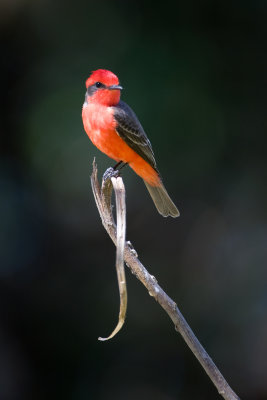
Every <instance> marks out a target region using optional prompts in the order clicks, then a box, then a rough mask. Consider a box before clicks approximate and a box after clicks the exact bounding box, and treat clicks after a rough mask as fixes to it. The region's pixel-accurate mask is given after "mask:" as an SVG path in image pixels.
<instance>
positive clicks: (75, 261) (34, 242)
mask: <svg viewBox="0 0 267 400" xmlns="http://www.w3.org/2000/svg"><path fill="white" fill-rule="evenodd" d="M266 10H267V3H266V2H265V1H260V0H259V1H229V0H226V1H215V2H214V1H197V0H189V1H187V2H181V1H179V2H172V1H168V0H167V1H164V2H161V3H156V2H155V1H144V2H141V1H107V0H106V1H98V2H96V1H94V2H92V1H88V0H87V1H86V0H76V1H71V0H67V1H63V0H62V1H52V0H42V1H41V0H40V1H39V0H35V1H33V0H32V1H30V0H28V1H26V0H17V1H9V0H4V1H3V0H1V4H0V24H1V75H0V82H1V114H2V115H1V120H0V129H1V164H0V184H1V200H0V201H1V204H0V225H1V229H0V235H1V236H0V238H1V268H0V399H1V400H2V399H3V400H17V399H19V400H20V399H35V400H47V399H57V400H59V399H66V400H68V399H71V400H84V399H96V400H98V399H99V400H103V399H111V400H112V399H114V400H115V399H116V400H117V399H121V400H125V399H127V400H128V399H129V400H135V399H140V400H141V399H142V400H143V399H145V400H150V399H151V400H152V399H153V400H175V399H203V400H204V399H205V400H206V399H219V398H220V396H219V395H218V394H217V393H216V390H215V389H214V387H213V386H212V384H211V383H210V381H209V379H208V377H207V376H206V375H205V373H204V372H203V371H202V369H201V368H200V366H199V365H198V362H197V361H196V359H195V358H194V357H193V356H192V355H191V353H190V351H189V349H188V348H187V347H186V345H185V343H184V342H183V341H182V339H181V338H180V337H179V336H178V335H177V333H176V332H175V330H174V329H173V325H172V323H171V321H170V320H169V319H168V318H167V316H166V315H165V313H164V312H163V311H162V310H161V308H160V307H159V306H158V304H157V303H156V302H155V301H154V300H153V298H151V297H150V296H149V295H148V293H147V292H146V290H145V289H144V288H143V286H142V285H141V284H140V283H139V282H138V281H137V280H136V278H135V277H134V276H133V275H132V274H130V273H129V271H128V270H127V271H126V273H127V281H128V296H129V307H128V313H127V321H126V324H125V326H124V328H123V330H122V331H121V332H120V333H119V334H118V335H117V336H116V337H115V338H114V339H113V340H112V341H110V342H106V343H101V342H98V341H97V337H98V336H105V335H108V334H109V333H110V332H111V330H112V329H113V328H114V326H115V324H116V321H117V315H118V308H119V296H118V288H117V281H116V272H115V267H114V261H115V248H114V246H113V245H112V243H111V241H110V240H109V238H108V237H107V234H106V233H105V231H104V229H103V227H102V225H101V222H100V219H99V216H98V213H97V210H96V206H95V203H94V200H93V195H92V192H91V188H90V179H89V177H90V173H91V170H92V160H93V157H95V156H96V160H97V164H98V167H99V172H100V174H101V175H102V173H103V172H104V171H105V169H106V168H107V167H108V166H110V165H113V164H114V162H113V161H111V160H109V159H108V158H107V157H106V156H104V155H102V154H100V152H99V151H98V150H97V149H96V148H94V147H93V145H92V144H91V143H90V141H89V140H88V138H87V136H86V135H85V133H84V131H83V126H82V121H81V108H82V104H83V100H84V94H85V86H84V82H85V79H86V78H87V77H88V75H89V74H90V72H91V71H92V70H94V69H97V68H107V69H111V70H112V71H113V72H114V73H116V74H117V75H118V76H119V78H120V82H121V84H122V85H123V86H124V88H125V89H124V90H123V93H122V98H123V100H124V101H126V102H127V103H128V104H129V105H130V106H131V107H132V108H133V109H134V110H135V111H136V113H137V115H138V116H139V119H140V120H141V122H142V124H143V126H144V129H145V130H146V132H147V134H148V136H149V138H150V140H151V142H152V144H153V149H154V152H155V155H156V159H157V164H158V167H159V169H160V171H161V174H162V176H163V178H164V182H165V185H166V187H167V189H168V191H169V193H170V194H171V196H172V198H173V199H174V201H175V203H176V204H177V206H178V207H179V209H180V211H181V217H180V218H179V219H175V220H173V219H171V218H168V219H164V218H162V217H161V216H160V215H159V214H157V212H156V209H155V208H154V206H153V203H152V201H151V199H150V197H149V195H148V194H147V192H146V189H145V187H144V185H143V183H142V181H141V179H140V178H139V177H137V176H136V175H135V174H134V173H133V172H132V171H131V170H130V169H128V170H127V169H125V170H124V171H123V177H124V182H125V185H126V189H127V221H128V225H127V238H128V239H130V240H131V241H132V243H133V244H134V246H135V247H136V249H137V251H138V253H139V256H140V259H141V260H142V262H143V263H144V264H145V265H146V266H147V268H148V270H149V272H150V273H151V274H153V275H155V276H156V278H157V279H158V281H159V283H160V284H161V285H162V287H163V288H164V289H165V290H166V291H167V292H168V293H169V295H170V296H171V297H172V298H173V299H174V300H175V301H176V302H177V303H178V305H179V306H180V308H181V310H182V312H183V313H184V315H185V317H186V318H187V320H188V322H189V323H190V325H191V326H192V328H193V330H194V331H195V333H196V334H197V336H198V337H199V339H200V341H201V342H202V343H203V345H204V346H205V348H206V349H207V351H208V353H209V354H210V355H211V356H212V358H213V359H214V361H215V362H216V364H217V365H218V367H219V368H220V369H221V371H222V373H223V374H224V375H225V377H226V378H227V379H228V380H229V382H230V384H231V385H232V386H233V388H234V390H236V392H237V393H238V394H239V395H240V396H242V397H243V398H246V399H253V400H258V399H266V397H267V361H266V360H267V318H266V315H267V288H266V282H267V269H266V260H267V224H266V217H267V205H266V201H267V190H266V179H267V162H266V144H267V139H266V127H267V124H266V103H267V102H266V67H267V65H266V64H267V63H266V60H267V55H266V30H267V29H266V26H267V24H266V21H267V20H266Z"/></svg>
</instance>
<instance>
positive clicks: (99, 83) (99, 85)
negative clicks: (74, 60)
mask: <svg viewBox="0 0 267 400" xmlns="http://www.w3.org/2000/svg"><path fill="white" fill-rule="evenodd" d="M95 85H96V87H97V88H98V89H99V88H101V87H103V86H104V85H103V83H101V82H96V83H95Z"/></svg>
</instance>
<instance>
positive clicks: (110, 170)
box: [103, 167, 119, 182]
mask: <svg viewBox="0 0 267 400" xmlns="http://www.w3.org/2000/svg"><path fill="white" fill-rule="evenodd" d="M118 176H119V171H117V170H115V169H113V168H112V167H110V168H108V169H107V170H106V171H105V172H104V175H103V182H106V181H107V180H109V179H111V178H112V177H114V178H117V177H118Z"/></svg>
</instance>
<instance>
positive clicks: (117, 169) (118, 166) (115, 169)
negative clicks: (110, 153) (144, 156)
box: [103, 161, 128, 181]
mask: <svg viewBox="0 0 267 400" xmlns="http://www.w3.org/2000/svg"><path fill="white" fill-rule="evenodd" d="M121 164H122V165H121ZM127 164H128V163H127V162H123V161H119V162H118V163H117V164H116V165H115V166H114V167H113V168H112V167H110V168H108V169H107V170H106V172H105V173H104V175H103V180H104V181H106V180H107V179H111V178H112V177H113V176H114V177H115V178H117V177H118V176H119V174H120V170H121V169H122V168H123V167H125V165H127Z"/></svg>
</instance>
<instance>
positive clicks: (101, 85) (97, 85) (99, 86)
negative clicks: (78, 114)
mask: <svg viewBox="0 0 267 400" xmlns="http://www.w3.org/2000/svg"><path fill="white" fill-rule="evenodd" d="M105 88H106V85H104V83H101V82H96V83H94V84H93V85H91V86H88V88H87V94H88V96H92V95H93V94H94V93H95V92H96V91H97V90H98V89H105Z"/></svg>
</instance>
